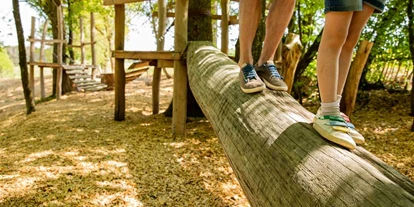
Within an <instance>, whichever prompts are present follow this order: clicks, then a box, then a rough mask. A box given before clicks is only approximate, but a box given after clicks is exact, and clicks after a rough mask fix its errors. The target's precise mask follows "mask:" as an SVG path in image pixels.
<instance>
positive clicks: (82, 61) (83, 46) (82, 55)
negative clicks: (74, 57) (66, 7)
mask: <svg viewBox="0 0 414 207" xmlns="http://www.w3.org/2000/svg"><path fill="white" fill-rule="evenodd" d="M79 30H80V31H79V33H80V34H79V35H80V45H81V47H80V48H81V64H82V65H85V45H84V43H83V42H84V41H85V39H84V37H85V35H84V34H83V18H82V17H80V19H79Z"/></svg>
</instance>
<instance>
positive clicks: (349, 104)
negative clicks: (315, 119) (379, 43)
mask: <svg viewBox="0 0 414 207" xmlns="http://www.w3.org/2000/svg"><path fill="white" fill-rule="evenodd" d="M373 45H374V43H373V42H368V41H366V40H363V41H362V42H361V43H360V44H359V48H358V51H357V53H356V55H355V59H354V61H353V62H352V64H351V69H350V70H349V74H348V77H347V79H346V83H345V87H344V92H343V93H342V96H343V97H342V99H341V104H340V106H341V111H342V112H343V113H345V114H346V115H348V116H351V114H352V112H353V111H354V108H355V102H356V98H357V93H358V85H359V80H360V78H361V74H362V71H363V70H364V66H365V64H366V63H367V59H368V56H369V53H370V52H371V48H372V46H373Z"/></svg>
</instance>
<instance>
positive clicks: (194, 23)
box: [165, 0, 213, 117]
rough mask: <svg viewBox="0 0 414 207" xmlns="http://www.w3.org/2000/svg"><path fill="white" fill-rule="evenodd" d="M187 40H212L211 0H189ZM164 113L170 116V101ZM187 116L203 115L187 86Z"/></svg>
mask: <svg viewBox="0 0 414 207" xmlns="http://www.w3.org/2000/svg"><path fill="white" fill-rule="evenodd" d="M188 41H209V42H212V41H213V29H212V23H211V0H190V1H189V3H188ZM187 84H188V83H187ZM165 115H166V116H172V101H171V104H170V106H169V107H168V109H167V110H166V111H165ZM187 116H188V117H204V114H203V112H202V111H201V108H200V106H199V105H198V104H197V102H196V100H195V99H194V95H193V93H192V91H191V89H190V88H189V87H188V90H187Z"/></svg>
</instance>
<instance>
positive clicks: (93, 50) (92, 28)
mask: <svg viewBox="0 0 414 207" xmlns="http://www.w3.org/2000/svg"><path fill="white" fill-rule="evenodd" d="M91 52H92V79H93V80H95V77H96V69H97V67H98V64H97V63H96V51H95V15H94V14H93V12H91Z"/></svg>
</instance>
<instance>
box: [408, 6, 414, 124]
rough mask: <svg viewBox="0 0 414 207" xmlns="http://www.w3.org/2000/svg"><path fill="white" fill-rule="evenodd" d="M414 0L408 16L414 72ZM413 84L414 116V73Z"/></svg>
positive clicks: (412, 109) (413, 102)
mask: <svg viewBox="0 0 414 207" xmlns="http://www.w3.org/2000/svg"><path fill="white" fill-rule="evenodd" d="M413 2H414V0H408V4H407V16H408V41H409V43H410V52H411V61H412V62H413V64H412V67H413V72H414V11H413V10H414V3H413ZM411 83H412V86H411V115H413V116H414V75H413V80H412V82H411ZM413 125H414V122H413Z"/></svg>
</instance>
